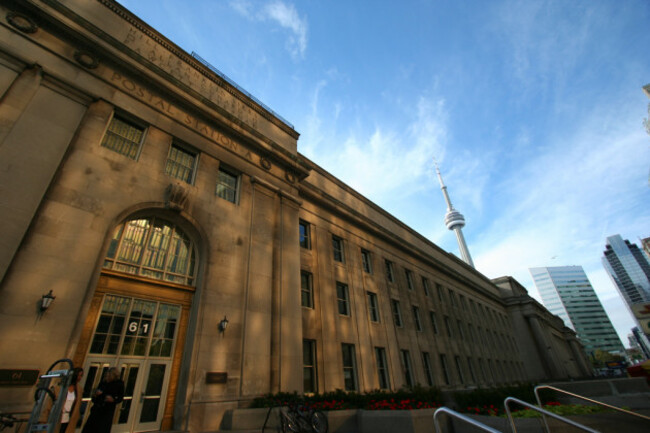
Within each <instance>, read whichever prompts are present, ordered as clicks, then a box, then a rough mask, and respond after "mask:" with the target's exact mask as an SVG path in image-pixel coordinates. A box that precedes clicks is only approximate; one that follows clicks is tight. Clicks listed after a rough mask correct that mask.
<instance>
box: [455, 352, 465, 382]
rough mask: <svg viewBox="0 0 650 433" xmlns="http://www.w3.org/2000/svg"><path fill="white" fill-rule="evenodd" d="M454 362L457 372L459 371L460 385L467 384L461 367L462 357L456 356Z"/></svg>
mask: <svg viewBox="0 0 650 433" xmlns="http://www.w3.org/2000/svg"><path fill="white" fill-rule="evenodd" d="M454 362H455V363H456V370H458V379H459V380H460V383H465V377H464V376H463V367H462V366H461V365H460V356H455V357H454Z"/></svg>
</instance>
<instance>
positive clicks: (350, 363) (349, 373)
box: [341, 343, 357, 391]
mask: <svg viewBox="0 0 650 433" xmlns="http://www.w3.org/2000/svg"><path fill="white" fill-rule="evenodd" d="M341 351H342V352H343V386H344V388H345V390H346V391H356V390H357V360H356V356H355V353H354V344H345V343H343V344H341Z"/></svg>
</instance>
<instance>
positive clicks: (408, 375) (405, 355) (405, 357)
mask: <svg viewBox="0 0 650 433" xmlns="http://www.w3.org/2000/svg"><path fill="white" fill-rule="evenodd" d="M401 352H402V369H403V370H404V383H405V384H406V386H408V387H409V388H410V387H412V386H413V384H414V383H413V370H412V368H411V354H410V353H409V351H408V350H402V351H401Z"/></svg>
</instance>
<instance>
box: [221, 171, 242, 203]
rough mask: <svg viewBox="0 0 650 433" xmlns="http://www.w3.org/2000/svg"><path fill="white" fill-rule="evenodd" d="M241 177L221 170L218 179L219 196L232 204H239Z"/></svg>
mask: <svg viewBox="0 0 650 433" xmlns="http://www.w3.org/2000/svg"><path fill="white" fill-rule="evenodd" d="M238 186H239V176H238V175H236V174H234V173H233V172H232V171H230V170H226V169H223V168H219V178H218V179H217V196H219V197H221V198H222V199H224V200H228V201H229V202H231V203H237V191H238V189H239V188H238Z"/></svg>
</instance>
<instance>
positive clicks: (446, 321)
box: [445, 316, 454, 338]
mask: <svg viewBox="0 0 650 433" xmlns="http://www.w3.org/2000/svg"><path fill="white" fill-rule="evenodd" d="M445 328H446V330H447V337H449V338H451V337H453V336H454V334H453V332H452V331H451V321H450V320H449V317H447V316H445Z"/></svg>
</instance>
